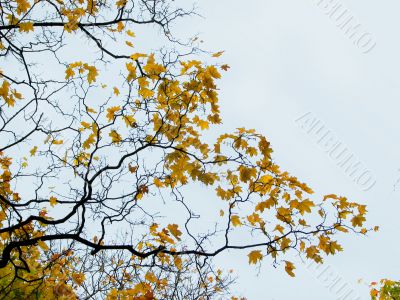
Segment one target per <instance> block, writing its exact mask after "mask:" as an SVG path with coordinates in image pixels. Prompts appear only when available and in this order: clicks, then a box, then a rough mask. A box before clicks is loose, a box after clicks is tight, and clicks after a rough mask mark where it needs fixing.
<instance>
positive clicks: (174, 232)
mask: <svg viewBox="0 0 400 300" xmlns="http://www.w3.org/2000/svg"><path fill="white" fill-rule="evenodd" d="M167 228H168V230H169V231H170V232H171V233H172V235H173V236H174V237H175V238H176V239H177V240H178V241H180V240H181V239H180V236H181V235H182V231H180V230H179V229H178V225H177V224H168V226H167Z"/></svg>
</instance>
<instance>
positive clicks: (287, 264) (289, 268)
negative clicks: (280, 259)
mask: <svg viewBox="0 0 400 300" xmlns="http://www.w3.org/2000/svg"><path fill="white" fill-rule="evenodd" d="M294 269H296V267H295V266H294V265H293V263H291V262H290V261H285V271H286V273H288V274H289V276H291V277H295V276H296V275H295V274H294V273H293V270H294Z"/></svg>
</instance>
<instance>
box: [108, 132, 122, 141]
mask: <svg viewBox="0 0 400 300" xmlns="http://www.w3.org/2000/svg"><path fill="white" fill-rule="evenodd" d="M108 135H109V136H110V137H111V140H112V142H113V143H116V144H117V143H120V142H121V141H122V137H121V135H120V134H119V133H118V132H117V131H115V130H111V132H110V133H109V134H108Z"/></svg>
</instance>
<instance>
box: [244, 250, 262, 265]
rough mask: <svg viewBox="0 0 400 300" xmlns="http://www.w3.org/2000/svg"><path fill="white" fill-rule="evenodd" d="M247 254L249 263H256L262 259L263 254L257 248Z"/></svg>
mask: <svg viewBox="0 0 400 300" xmlns="http://www.w3.org/2000/svg"><path fill="white" fill-rule="evenodd" d="M247 256H248V257H249V264H256V263H257V262H258V261H260V260H262V259H263V255H262V253H261V251H259V250H254V251H251V252H250V253H249V254H248V255H247Z"/></svg>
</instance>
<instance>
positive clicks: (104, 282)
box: [0, 0, 368, 299]
mask: <svg viewBox="0 0 400 300" xmlns="http://www.w3.org/2000/svg"><path fill="white" fill-rule="evenodd" d="M193 13H194V11H193V10H192V9H191V8H189V9H185V8H183V7H180V6H179V4H176V3H175V2H174V1H171V2H170V1H167V0H117V1H109V0H54V1H53V0H36V1H30V0H12V1H1V25H0V35H1V36H0V39H1V44H0V48H1V53H0V56H1V61H2V71H1V83H0V85H1V87H0V95H1V103H0V104H1V111H0V155H1V156H0V165H1V167H2V168H1V175H0V204H1V208H2V211H1V214H0V222H1V228H0V235H1V243H0V248H1V259H0V274H1V279H0V288H1V290H2V292H1V294H2V295H5V296H4V297H5V298H10V299H11V298H18V297H22V296H21V295H23V296H24V297H25V298H29V297H31V298H46V297H47V298H50V299H53V298H55V297H58V298H63V297H64V298H66V299H70V298H71V297H78V296H79V295H80V296H82V297H85V298H88V297H93V298H104V297H106V296H107V297H108V298H109V299H125V298H126V299H201V298H203V299H210V298H213V297H216V296H218V295H227V294H229V290H228V288H229V285H230V283H232V281H233V280H234V278H233V277H232V275H231V274H230V272H222V271H221V270H219V269H218V268H217V267H216V266H214V264H213V262H212V258H213V257H214V256H216V255H223V253H224V252H226V251H228V250H245V251H246V253H247V254H248V259H249V263H250V264H259V263H260V262H261V261H262V260H263V259H264V258H265V257H268V258H269V259H270V263H272V264H274V265H281V266H283V267H284V269H285V270H286V272H287V273H288V274H289V275H290V276H295V274H294V270H295V266H294V264H293V263H292V262H291V261H289V259H288V257H289V256H287V255H288V254H289V253H291V252H294V253H300V254H301V255H304V256H305V257H306V258H308V259H311V260H314V261H316V262H318V263H322V261H323V256H324V255H333V254H336V253H337V252H339V251H342V247H341V245H340V244H339V243H338V241H337V240H336V236H337V235H338V233H340V232H343V233H348V232H352V233H361V234H365V233H366V232H367V231H368V230H367V229H366V228H364V225H363V224H364V221H365V214H366V206H365V205H361V204H358V203H355V202H350V201H348V200H347V199H346V198H345V197H341V196H337V195H334V194H329V195H327V196H325V197H324V198H323V199H322V200H321V201H317V200H311V199H310V198H311V194H312V193H313V191H312V189H311V188H310V187H309V186H308V185H307V184H305V183H303V182H301V181H300V180H298V179H297V178H296V177H295V176H292V175H290V174H289V173H288V172H286V171H282V170H281V169H280V167H279V166H278V165H277V164H276V163H275V162H274V160H273V159H272V156H271V155H272V149H271V146H270V143H269V142H268V140H267V139H266V138H265V137H264V136H263V135H261V134H259V133H257V132H256V131H255V130H251V129H245V128H238V129H237V130H236V131H234V132H232V133H227V134H222V135H219V136H217V137H216V138H215V140H214V141H212V136H213V135H214V132H211V133H210V134H209V135H206V133H207V130H208V129H209V128H211V127H213V128H216V127H217V125H219V124H221V117H220V111H219V105H218V101H219V100H218V88H217V85H216V82H217V80H218V79H219V78H220V77H221V72H222V71H227V70H228V68H229V66H228V65H226V64H220V63H218V60H219V57H220V56H221V55H222V52H217V53H214V54H212V55H211V57H209V58H208V60H209V62H208V63H203V62H201V61H199V60H196V58H198V57H199V56H205V54H202V53H203V52H202V51H200V50H199V48H198V43H199V42H198V40H197V38H192V39H188V40H187V41H182V40H180V39H178V38H176V37H175V36H174V34H172V31H173V28H174V27H173V24H174V21H175V20H177V19H179V18H181V17H184V16H189V15H191V14H193ZM142 28H148V29H147V30H149V31H150V30H151V29H152V28H158V29H159V34H158V38H159V39H162V41H163V43H164V42H165V45H164V47H162V48H161V49H160V50H157V51H149V49H146V45H144V44H143V43H142V44H141V43H140V36H139V37H137V38H136V36H135V32H138V31H139V32H140V31H141V30H142V31H143V29H142ZM149 31H143V35H145V34H147V33H148V32H149ZM136 41H137V42H136ZM134 43H135V44H134ZM150 47H151V46H150ZM136 49H142V50H136ZM195 193H201V195H193V194H195ZM204 208H206V211H207V213H204V212H203V213H202V214H199V213H198V211H201V210H202V209H204Z"/></svg>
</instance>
